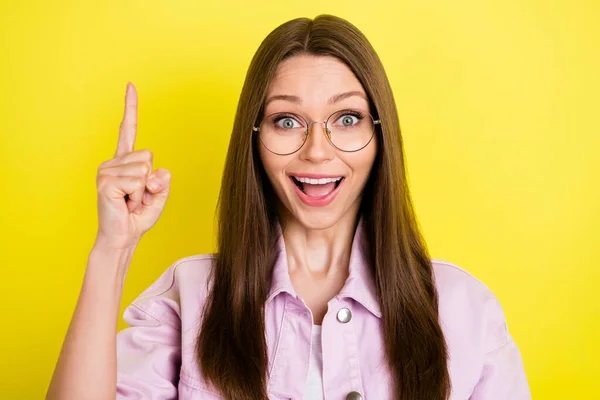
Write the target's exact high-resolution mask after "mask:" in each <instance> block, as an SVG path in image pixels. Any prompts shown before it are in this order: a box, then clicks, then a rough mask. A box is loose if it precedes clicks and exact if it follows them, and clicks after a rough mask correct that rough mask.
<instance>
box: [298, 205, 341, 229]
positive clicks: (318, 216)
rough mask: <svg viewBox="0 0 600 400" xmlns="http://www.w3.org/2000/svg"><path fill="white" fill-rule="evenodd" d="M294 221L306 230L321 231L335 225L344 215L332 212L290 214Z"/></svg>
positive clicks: (319, 211)
mask: <svg viewBox="0 0 600 400" xmlns="http://www.w3.org/2000/svg"><path fill="white" fill-rule="evenodd" d="M292 214H293V216H294V219H295V220H296V221H298V223H299V224H300V225H302V226H304V227H305V228H307V229H313V230H321V229H327V228H331V227H332V226H334V225H336V224H337V223H338V222H339V221H340V220H341V219H342V216H344V213H340V212H336V211H334V210H330V211H326V210H302V211H298V212H295V213H292Z"/></svg>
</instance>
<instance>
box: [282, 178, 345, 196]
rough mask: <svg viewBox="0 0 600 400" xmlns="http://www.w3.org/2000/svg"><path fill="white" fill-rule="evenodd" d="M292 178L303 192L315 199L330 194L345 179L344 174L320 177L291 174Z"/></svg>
mask: <svg viewBox="0 0 600 400" xmlns="http://www.w3.org/2000/svg"><path fill="white" fill-rule="evenodd" d="M291 178H292V181H293V182H294V184H295V185H296V186H297V187H298V189H300V191H302V193H304V194H305V195H307V196H308V197H311V198H313V199H320V198H323V197H325V196H327V195H329V194H330V193H332V192H333V191H334V190H335V189H337V188H338V186H340V184H341V183H342V181H343V180H344V177H343V176H338V177H332V178H319V179H312V178H304V177H296V176H291Z"/></svg>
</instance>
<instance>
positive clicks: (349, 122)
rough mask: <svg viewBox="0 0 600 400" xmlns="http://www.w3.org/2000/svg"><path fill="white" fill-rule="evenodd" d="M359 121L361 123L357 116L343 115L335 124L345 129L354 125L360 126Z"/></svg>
mask: <svg viewBox="0 0 600 400" xmlns="http://www.w3.org/2000/svg"><path fill="white" fill-rule="evenodd" d="M359 121H360V118H359V116H357V115H354V114H343V115H342V116H340V117H339V118H338V119H337V120H336V121H335V122H334V124H335V125H339V126H343V127H350V126H354V125H356V124H358V123H359Z"/></svg>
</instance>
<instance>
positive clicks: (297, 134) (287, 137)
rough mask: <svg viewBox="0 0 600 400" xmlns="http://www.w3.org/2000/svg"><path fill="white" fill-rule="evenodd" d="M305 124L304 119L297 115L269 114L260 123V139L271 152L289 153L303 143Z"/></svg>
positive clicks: (305, 130)
mask: <svg viewBox="0 0 600 400" xmlns="http://www.w3.org/2000/svg"><path fill="white" fill-rule="evenodd" d="M306 126H307V123H306V121H305V120H304V118H302V117H301V116H299V115H296V114H291V113H276V114H271V115H269V116H267V117H266V118H265V119H263V121H262V122H261V124H260V130H259V133H260V140H261V141H262V143H263V144H264V145H265V147H266V148H267V149H269V150H270V151H272V152H273V153H277V154H291V153H293V152H295V151H297V150H298V149H299V148H300V147H302V145H303V144H304V141H305V140H306V132H307V129H306Z"/></svg>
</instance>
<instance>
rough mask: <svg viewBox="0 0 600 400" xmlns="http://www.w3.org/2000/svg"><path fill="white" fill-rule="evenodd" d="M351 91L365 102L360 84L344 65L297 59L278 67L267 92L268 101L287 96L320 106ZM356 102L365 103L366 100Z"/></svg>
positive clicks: (327, 60)
mask: <svg viewBox="0 0 600 400" xmlns="http://www.w3.org/2000/svg"><path fill="white" fill-rule="evenodd" d="M350 91H356V92H360V93H362V94H363V95H364V97H365V98H366V93H365V90H364V88H363V87H362V85H361V83H360V81H359V80H358V78H356V76H355V75H354V73H353V72H352V70H350V68H349V67H348V66H347V65H346V64H344V63H343V62H341V61H340V60H338V59H337V58H334V57H329V56H314V55H298V56H294V57H291V58H288V59H286V60H284V61H282V62H281V63H280V64H279V65H278V67H277V70H276V72H275V76H274V78H273V80H272V81H271V83H270V84H269V86H268V88H267V98H269V97H270V96H278V95H289V96H296V97H299V98H300V100H301V101H302V103H303V104H312V103H321V104H322V103H325V102H327V101H328V100H329V99H330V98H331V97H332V96H335V95H337V94H340V93H344V92H350ZM356 99H357V101H362V102H364V103H366V100H365V99H361V98H360V97H356Z"/></svg>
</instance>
